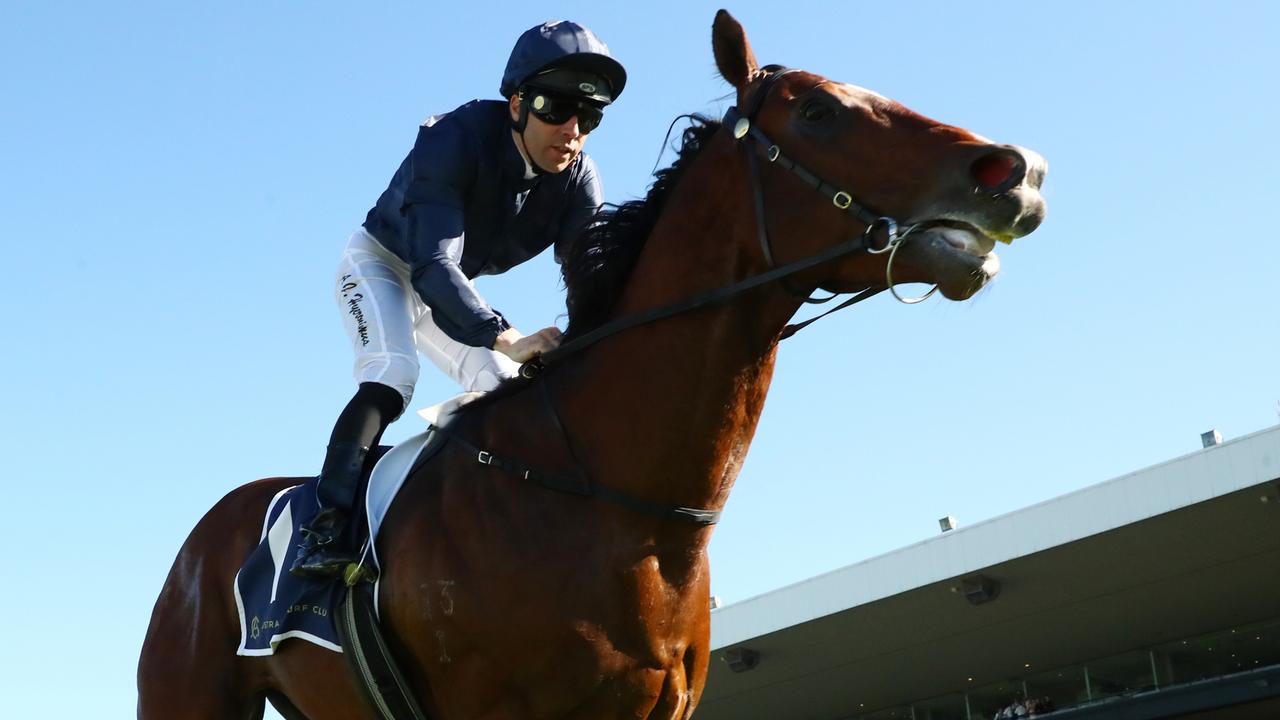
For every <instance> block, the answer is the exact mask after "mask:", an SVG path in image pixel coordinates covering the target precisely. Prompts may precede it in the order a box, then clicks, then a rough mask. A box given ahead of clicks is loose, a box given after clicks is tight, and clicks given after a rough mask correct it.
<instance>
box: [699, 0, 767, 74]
mask: <svg viewBox="0 0 1280 720" xmlns="http://www.w3.org/2000/svg"><path fill="white" fill-rule="evenodd" d="M711 47H712V49H713V50H714V51H715V54H716V66H717V67H719V68H720V74H721V75H722V76H724V79H725V80H728V81H729V84H730V85H733V86H734V87H736V88H738V89H739V90H741V89H742V87H743V86H744V85H746V84H747V80H748V79H750V78H751V76H752V75H754V74H755V72H756V70H757V69H759V67H760V66H759V65H757V64H756V56H755V53H753V52H751V43H749V42H747V32H746V31H745V30H743V29H742V24H741V23H739V22H738V21H737V20H735V19H734V18H733V16H732V15H730V14H729V11H728V10H721V11H720V12H717V13H716V21H715V22H714V23H712V24H711Z"/></svg>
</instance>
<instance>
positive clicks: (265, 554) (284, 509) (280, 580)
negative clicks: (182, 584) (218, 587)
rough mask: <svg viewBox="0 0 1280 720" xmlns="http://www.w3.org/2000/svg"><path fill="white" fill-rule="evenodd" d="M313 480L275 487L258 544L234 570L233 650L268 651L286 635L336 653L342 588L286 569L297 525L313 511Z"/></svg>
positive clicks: (292, 553)
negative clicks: (236, 627)
mask: <svg viewBox="0 0 1280 720" xmlns="http://www.w3.org/2000/svg"><path fill="white" fill-rule="evenodd" d="M316 482H317V480H316V479H314V478H313V479H311V480H308V481H307V482H304V483H302V484H301V485H294V486H293V487H291V488H287V489H285V490H282V491H280V492H279V493H278V494H277V495H276V496H275V497H274V498H272V499H271V504H270V505H269V506H268V508H267V516H266V519H265V520H264V522H263V524H262V538H261V542H260V543H259V544H258V547H256V548H254V550H253V552H252V553H250V554H249V558H248V559H247V560H246V561H245V563H244V565H243V566H242V567H241V568H240V572H239V573H237V574H236V580H235V583H234V585H233V587H234V590H235V595H236V609H237V610H238V611H239V612H240V647H239V648H238V649H237V650H236V654H237V655H270V654H272V653H273V652H275V648H276V646H277V645H279V644H280V643H281V642H282V641H283V640H285V639H286V638H291V637H292V638H300V639H304V640H309V641H311V642H313V643H315V644H317V645H320V646H321V647H326V648H329V649H330V650H336V651H337V652H342V645H341V643H340V642H339V640H338V631H337V626H336V625H335V624H334V623H335V618H336V613H337V610H338V603H339V601H340V600H341V599H342V596H343V591H344V590H345V588H344V586H343V584H342V583H340V582H337V581H336V580H335V579H332V578H327V579H320V580H316V579H309V578H299V577H294V576H293V575H291V574H289V566H290V565H292V564H293V558H294V556H295V554H296V553H297V551H298V545H299V544H300V543H301V542H302V536H301V534H300V532H299V526H301V524H302V523H303V522H304V521H306V520H309V519H311V517H312V516H313V515H315V513H316V511H318V510H319V501H318V500H317V499H316Z"/></svg>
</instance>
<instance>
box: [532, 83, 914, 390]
mask: <svg viewBox="0 0 1280 720" xmlns="http://www.w3.org/2000/svg"><path fill="white" fill-rule="evenodd" d="M792 72H796V71H795V70H793V69H789V68H781V69H779V70H777V71H776V72H773V73H770V74H769V75H766V76H765V78H764V81H763V83H764V84H763V86H762V87H761V88H760V89H759V90H757V91H756V92H755V93H754V95H753V96H752V98H751V101H750V103H749V104H748V106H747V107H748V110H747V112H746V113H742V112H740V111H739V110H738V108H736V107H730V108H729V109H728V110H726V111H725V114H724V118H723V120H722V124H723V125H724V127H726V128H729V129H731V130H732V133H733V137H734V139H735V140H737V141H739V142H742V143H743V147H744V148H745V149H746V151H747V159H748V166H749V167H750V174H751V194H752V198H753V202H754V205H755V215H756V235H757V238H758V239H759V241H760V250H761V253H762V254H763V255H764V258H765V261H766V262H767V263H768V264H769V266H770V269H769V270H767V271H765V272H763V273H760V274H759V275H753V276H751V277H748V278H745V279H743V280H739V281H738V282H735V283H731V284H729V285H725V286H722V287H719V288H716V289H714V290H709V291H706V292H703V293H698V294H696V295H693V296H691V297H688V298H685V299H684V300H680V301H677V302H674V303H671V304H669V305H663V306H661V307H657V308H654V309H652V310H646V311H644V312H639V313H635V314H634V315H629V316H627V317H622V318H618V319H616V320H613V321H611V322H608V323H605V324H604V325H601V326H600V327H598V328H596V329H594V330H592V331H591V332H588V333H586V334H585V335H580V336H578V337H576V338H574V339H573V340H570V341H569V342H567V343H564V344H563V345H560V346H559V347H557V348H555V349H553V350H551V351H549V352H545V353H543V354H542V355H540V356H538V357H536V358H534V359H532V360H530V361H528V362H526V363H524V364H523V365H521V366H520V375H521V377H524V378H535V377H537V376H538V375H540V374H541V373H542V372H543V371H544V370H546V369H547V368H548V367H550V366H552V365H555V364H557V363H559V362H560V361H562V360H563V359H564V358H566V357H569V356H570V355H574V354H576V353H578V352H581V351H582V350H584V349H586V348H588V347H590V346H591V345H594V344H596V343H598V342H600V341H601V340H603V339H605V338H607V337H609V336H611V335H615V334H617V333H620V332H622V331H624V330H629V329H631V328H633V327H636V326H638V325H644V324H647V323H651V322H654V321H657V320H662V319H665V318H668V317H671V316H673V315H679V314H681V313H685V312H689V311H690V310H696V309H698V308H700V307H704V306H707V305H714V304H718V303H721V302H724V301H725V300H728V299H729V298H732V297H734V296H735V295H739V294H741V293H743V292H746V291H747V290H751V289H753V288H757V287H759V286H761V285H765V284H768V283H771V282H774V281H775V280H781V281H783V282H784V284H785V285H786V287H787V290H788V291H790V292H792V293H793V294H797V295H802V296H805V302H808V303H824V302H827V301H829V300H831V299H833V298H835V297H837V295H838V294H833V295H831V296H830V297H827V298H821V299H814V298H811V297H807V295H808V293H807V292H801V291H799V290H798V289H797V288H796V287H795V285H794V284H793V283H791V282H789V280H790V276H791V275H794V274H796V273H798V272H801V271H803V270H807V269H809V268H811V267H814V266H816V265H821V264H822V263H825V262H829V261H831V260H834V259H836V258H840V257H844V256H846V255H852V254H853V253H856V252H867V253H870V254H872V255H878V254H881V253H886V252H887V253H890V255H889V265H888V267H887V268H886V271H885V274H886V278H885V280H886V287H884V288H867V289H866V290H863V291H861V292H859V293H857V294H855V295H854V296H853V297H851V298H849V299H848V300H846V301H845V302H843V303H841V304H840V305H838V306H836V307H835V308H832V309H831V310H828V311H827V312H824V313H822V314H821V315H818V316H816V317H812V318H810V319H808V320H805V321H804V322H801V323H794V324H791V325H787V326H786V327H785V328H783V330H782V333H781V335H780V336H779V338H778V339H779V340H785V339H786V338H789V337H791V336H792V335H794V334H796V333H797V332H799V331H800V330H802V329H804V328H805V327H807V326H808V325H810V324H811V323H813V322H815V321H817V320H819V319H821V318H824V317H826V316H827V315H830V314H831V313H833V312H836V311H837V310H843V309H844V308H847V307H849V306H850V305H853V304H855V303H859V302H861V301H863V300H866V299H867V298H869V297H871V296H873V295H876V294H879V293H881V292H884V290H885V289H886V288H887V289H889V290H890V291H891V292H893V295H894V297H896V298H898V300H900V301H902V302H904V303H908V304H912V303H917V302H920V301H921V300H924V299H925V298H927V297H929V295H932V294H933V292H934V291H933V290H930V291H929V293H928V294H926V295H924V296H923V297H920V298H903V297H902V296H900V295H898V293H897V292H896V291H894V290H893V281H892V278H893V276H892V265H893V258H894V256H895V255H896V254H897V250H898V247H899V246H900V245H901V244H902V241H903V240H904V239H906V237H907V236H908V235H909V234H910V233H911V231H912V230H914V229H915V226H911V227H908V228H907V229H906V230H905V231H900V230H899V228H898V222H897V221H896V220H894V219H893V218H891V217H889V216H887V215H880V214H877V213H875V212H872V211H870V210H869V209H867V208H866V207H865V206H864V205H862V204H860V203H858V202H855V201H854V198H853V196H852V195H850V194H849V193H848V192H846V191H844V190H841V189H839V188H838V187H836V186H835V185H832V184H831V183H828V182H826V181H825V180H823V179H822V178H820V177H818V176H817V175H815V174H814V173H813V172H811V171H810V170H809V169H808V168H806V167H804V166H803V165H800V164H798V163H796V162H795V161H793V160H791V159H790V158H788V157H787V156H785V155H783V154H782V151H781V150H780V149H779V148H778V146H777V145H776V144H775V143H774V142H773V141H772V140H770V139H769V137H768V136H767V135H765V134H764V133H763V132H762V131H761V130H760V129H759V128H758V127H756V126H755V124H754V122H753V119H754V117H755V114H756V113H757V112H759V110H760V106H761V105H763V104H764V100H765V98H766V97H767V96H768V95H769V91H770V90H771V89H772V88H773V83H774V82H776V81H777V79H778V78H780V77H782V76H783V75H786V74H788V73H792ZM747 141H750V143H748V142H747ZM752 144H754V147H752ZM757 152H761V153H763V155H764V157H765V159H766V160H768V162H769V163H771V164H775V165H778V166H780V167H782V168H785V169H786V170H788V171H790V172H791V173H792V174H793V175H795V176H796V177H797V178H799V179H800V180H802V181H803V182H804V183H805V184H807V185H809V186H810V187H812V188H814V189H815V190H817V191H818V192H820V193H822V194H823V195H824V196H825V197H827V199H829V200H830V201H831V204H832V205H833V206H834V207H835V208H837V209H838V210H840V211H842V212H845V213H848V214H850V215H852V216H853V217H854V218H856V219H857V220H858V221H859V222H861V223H862V224H864V225H865V226H866V229H865V230H864V231H863V232H862V233H861V234H860V235H855V236H854V237H852V238H850V239H848V240H846V241H844V242H841V243H838V244H836V245H833V246H831V247H829V248H827V249H826V250H823V251H821V252H818V253H815V254H813V255H810V256H809V257H806V258H802V259H800V260H796V261H795V262H790V263H787V264H786V265H781V266H779V265H777V264H776V263H775V262H774V259H773V251H772V249H771V248H770V244H769V236H768V231H767V230H766V228H765V209H764V193H763V191H762V189H761V181H760V168H759V161H758V160H757V158H756V153H757ZM881 233H883V242H877V238H878V237H879V236H880V234H881ZM936 289H937V288H936V287H935V288H934V290H936Z"/></svg>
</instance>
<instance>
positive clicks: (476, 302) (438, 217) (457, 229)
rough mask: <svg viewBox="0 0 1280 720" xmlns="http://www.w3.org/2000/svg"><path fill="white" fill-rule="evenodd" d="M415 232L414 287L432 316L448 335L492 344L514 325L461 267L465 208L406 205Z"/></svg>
mask: <svg viewBox="0 0 1280 720" xmlns="http://www.w3.org/2000/svg"><path fill="white" fill-rule="evenodd" d="M405 212H406V214H407V216H408V221H409V223H408V229H409V236H410V238H411V247H412V255H413V256H412V260H411V262H410V263H409V265H410V268H411V270H412V278H411V279H412V282H413V289H414V290H415V291H416V292H417V293H418V295H419V296H420V297H421V298H422V301H423V302H424V303H426V305H427V307H429V308H431V319H432V320H434V321H435V323H436V325H437V326H439V328H440V329H441V330H443V331H444V332H445V334H447V335H448V336H449V337H451V338H453V339H454V340H457V341H458V342H460V343H462V344H464V345H471V346H472V347H490V348H491V347H493V346H494V345H493V344H494V341H495V340H496V339H497V337H498V335H499V333H501V332H502V331H503V330H506V329H507V328H509V327H510V326H509V325H508V324H507V322H506V321H505V320H503V319H502V316H500V315H498V313H496V312H494V311H493V309H492V308H490V307H489V304H488V303H487V302H485V299H484V298H483V297H481V296H480V293H479V292H477V291H476V288H475V286H474V285H472V284H471V281H470V280H469V279H467V276H466V275H465V274H464V273H463V272H462V268H461V267H460V266H459V263H460V262H461V260H462V247H463V240H464V238H465V233H464V231H463V227H462V225H463V213H462V208H461V207H460V206H459V207H450V206H447V205H437V204H422V203H419V204H414V205H411V206H409V207H408V208H406V210H405Z"/></svg>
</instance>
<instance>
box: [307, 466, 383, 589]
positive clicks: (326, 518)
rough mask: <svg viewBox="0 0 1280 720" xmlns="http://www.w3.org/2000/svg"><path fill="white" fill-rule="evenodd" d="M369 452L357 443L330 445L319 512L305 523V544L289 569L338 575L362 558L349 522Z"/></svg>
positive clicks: (311, 574) (313, 574)
mask: <svg viewBox="0 0 1280 720" xmlns="http://www.w3.org/2000/svg"><path fill="white" fill-rule="evenodd" d="M368 453H369V448H367V447H364V446H361V445H357V444H355V443H338V444H335V445H330V446H329V453H328V455H326V456H325V460H324V469H322V470H321V471H320V482H319V484H318V485H317V487H316V494H317V495H319V496H320V512H318V513H316V516H315V517H313V518H311V520H310V522H308V523H306V524H305V525H303V526H302V544H301V545H299V546H298V556H297V557H296V558H295V559H294V561H293V567H291V568H289V572H291V573H293V574H294V575H298V576H301V577H338V576H340V575H342V571H343V569H345V568H346V567H347V566H348V565H350V564H351V563H354V562H356V561H357V560H358V559H359V558H357V557H356V552H355V547H354V543H353V542H352V538H351V535H350V533H348V532H347V526H348V525H350V522H349V518H350V515H351V508H352V507H353V506H354V505H355V499H356V488H357V487H358V486H359V485H360V473H361V472H362V471H363V470H364V458H365V456H366V455H367V454H368Z"/></svg>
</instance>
